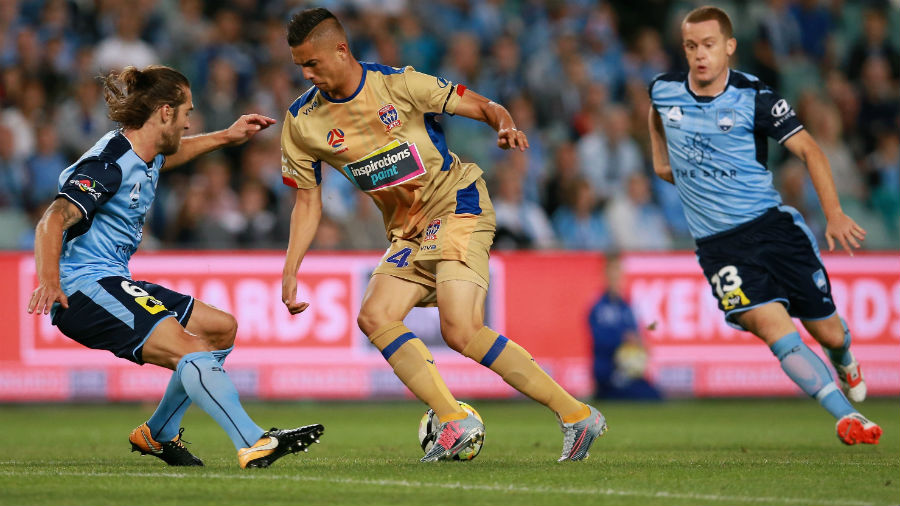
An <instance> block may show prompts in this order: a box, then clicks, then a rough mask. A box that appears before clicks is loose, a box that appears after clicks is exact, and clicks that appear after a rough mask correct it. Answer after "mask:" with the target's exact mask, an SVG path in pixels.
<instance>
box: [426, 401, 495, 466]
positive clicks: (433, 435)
mask: <svg viewBox="0 0 900 506" xmlns="http://www.w3.org/2000/svg"><path fill="white" fill-rule="evenodd" d="M459 406H460V407H461V408H463V409H464V410H466V412H467V413H469V414H471V415H473V416H475V418H477V419H478V421H479V422H481V423H484V420H482V419H481V415H479V414H478V411H475V408H473V407H472V406H470V405H469V404H467V403H465V402H460V403H459ZM440 426H441V421H440V420H439V419H438V416H437V414H436V413H435V412H434V410H433V409H429V410H428V411H426V412H425V414H424V415H422V418H421V419H420V420H419V446H421V447H422V451H423V452H425V453H428V450H431V447H432V446H434V443H435V441H437V438H438V432H437V431H438V428H440ZM483 445H484V438H482V439H480V440H478V441H476V442H475V443H474V444H473V445H472V446H471V447H469V448H466V449H464V450H463V451H461V452H459V453H458V454H456V455H454V456H453V460H472V459H474V458H475V457H477V456H478V454H479V453H481V447H482V446H483Z"/></svg>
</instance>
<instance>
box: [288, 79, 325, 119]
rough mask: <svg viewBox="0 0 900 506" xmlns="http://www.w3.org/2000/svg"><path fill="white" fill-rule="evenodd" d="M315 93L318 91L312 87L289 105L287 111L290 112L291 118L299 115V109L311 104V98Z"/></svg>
mask: <svg viewBox="0 0 900 506" xmlns="http://www.w3.org/2000/svg"><path fill="white" fill-rule="evenodd" d="M316 91H318V88H316V87H315V86H313V87H312V88H310V89H308V90H306V92H305V93H304V94H303V95H300V97H299V98H298V99H297V100H294V103H293V104H291V106H290V107H288V111H290V112H291V116H293V117H295V118H296V117H297V115H298V114H300V108H301V107H303V106H304V105H306V104H308V103H310V102H312V99H313V97H315V96H316Z"/></svg>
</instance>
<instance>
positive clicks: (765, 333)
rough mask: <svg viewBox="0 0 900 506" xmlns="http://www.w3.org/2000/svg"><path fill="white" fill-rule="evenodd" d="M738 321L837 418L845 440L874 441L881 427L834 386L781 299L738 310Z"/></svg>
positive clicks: (783, 368)
mask: <svg viewBox="0 0 900 506" xmlns="http://www.w3.org/2000/svg"><path fill="white" fill-rule="evenodd" d="M737 321H738V322H739V323H740V324H741V326H742V327H744V328H745V329H747V330H749V331H750V332H752V333H753V334H755V335H756V336H758V337H759V338H760V339H762V340H763V341H764V342H765V343H766V344H767V345H768V346H769V349H771V350H772V354H774V355H775V357H776V358H777V359H778V361H779V362H780V363H781V369H782V370H783V371H784V372H785V374H787V375H788V377H789V378H791V380H792V381H793V382H794V383H795V384H796V385H797V386H798V387H800V389H801V390H803V391H804V392H806V394H807V395H809V396H810V397H813V398H815V399H816V400H817V401H818V402H819V404H821V405H822V407H823V408H825V410H826V411H828V412H829V413H831V415H832V416H834V417H835V418H836V419H837V420H838V423H837V430H838V438H840V439H841V441H843V442H844V443H845V444H856V443H868V444H877V443H878V439H879V437H880V436H881V428H880V427H878V425H876V424H874V423H872V422H871V421H869V420H868V419H866V418H865V417H864V416H862V415H861V414H860V413H859V412H857V411H856V409H854V408H853V406H852V405H851V404H850V401H848V400H847V398H846V397H845V396H844V394H843V392H841V390H840V389H839V388H838V387H837V385H836V384H835V382H834V378H833V377H832V376H831V371H829V370H828V367H827V366H826V365H825V362H822V359H820V358H819V356H818V355H816V354H815V353H814V352H813V351H812V350H811V349H809V347H808V346H806V344H805V343H804V342H803V341H802V340H801V339H800V334H798V333H797V330H796V328H795V327H794V326H793V323H792V322H791V318H790V315H788V312H787V310H785V308H784V306H782V305H781V304H780V303H777V302H775V303H769V304H764V305H762V306H759V307H756V308H753V309H750V310H748V311H745V312H743V313H741V314H740V315H739V316H738V317H737Z"/></svg>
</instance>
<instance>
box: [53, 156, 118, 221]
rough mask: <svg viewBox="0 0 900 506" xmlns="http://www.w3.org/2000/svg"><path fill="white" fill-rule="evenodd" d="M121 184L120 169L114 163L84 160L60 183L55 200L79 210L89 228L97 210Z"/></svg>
mask: <svg viewBox="0 0 900 506" xmlns="http://www.w3.org/2000/svg"><path fill="white" fill-rule="evenodd" d="M121 184H122V169H121V168H120V167H119V166H118V165H117V164H115V163H106V162H104V161H101V160H86V161H84V162H83V163H82V164H81V165H79V166H77V167H76V168H75V170H74V171H72V174H70V175H69V177H68V179H67V180H66V181H64V182H63V183H62V187H61V188H60V190H59V193H58V194H57V195H56V197H57V198H65V199H66V200H68V201H70V202H72V203H73V204H75V206H76V207H77V208H78V209H80V210H81V214H82V216H83V217H82V221H83V222H84V225H85V226H87V227H89V226H90V223H91V221H92V220H93V219H94V214H95V213H96V212H97V209H99V208H100V206H102V205H103V204H105V203H106V202H108V201H109V199H111V198H112V197H113V196H114V195H115V194H116V192H117V191H119V186H120V185H121Z"/></svg>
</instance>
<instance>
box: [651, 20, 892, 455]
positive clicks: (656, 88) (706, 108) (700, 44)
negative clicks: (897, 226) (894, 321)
mask: <svg viewBox="0 0 900 506" xmlns="http://www.w3.org/2000/svg"><path fill="white" fill-rule="evenodd" d="M681 33H682V44H683V46H684V51H685V55H686V57H687V61H688V66H689V72H687V73H685V72H678V73H668V74H662V75H660V76H657V77H656V78H655V79H654V81H653V82H652V83H651V84H650V98H651V101H652V107H651V109H650V114H649V127H650V138H651V143H652V150H653V168H654V171H655V172H656V174H657V175H658V176H659V177H661V178H662V179H664V180H666V181H668V182H669V183H672V184H674V185H675V187H676V188H677V190H678V194H679V196H680V197H681V201H682V203H683V204H684V208H685V215H686V216H687V220H688V224H689V225H690V230H691V234H692V235H693V236H694V239H695V241H696V243H697V258H698V260H699V262H700V266H701V267H702V268H703V273H704V275H705V276H706V278H707V280H708V281H709V284H710V285H711V287H712V291H713V294H714V296H715V297H716V299H718V301H719V308H720V309H721V310H722V311H723V312H724V313H725V318H726V320H727V321H728V323H729V324H731V325H734V326H736V327H738V328H741V329H744V330H748V331H750V332H752V333H753V334H754V335H756V336H757V337H759V338H760V339H762V340H763V342H765V343H766V345H768V346H769V348H770V349H771V350H772V353H773V354H774V355H775V357H776V358H777V359H778V360H779V361H780V362H781V368H782V369H783V370H784V372H785V373H786V374H787V375H788V377H790V378H791V380H793V381H794V383H796V384H797V386H799V387H800V388H801V389H802V390H803V391H804V392H806V393H807V394H808V395H810V396H811V397H814V398H815V399H816V400H817V401H818V402H819V403H820V404H821V405H822V407H824V408H825V409H826V410H827V411H828V412H829V413H830V414H831V415H833V416H834V417H835V418H836V419H837V420H838V421H837V426H836V429H837V436H838V438H839V439H840V440H841V441H842V442H844V443H845V444H848V445H853V444H858V443H867V444H877V443H878V439H879V438H880V437H881V433H882V430H881V427H879V426H878V425H876V424H875V423H873V422H871V421H869V420H868V419H866V418H865V417H864V416H863V415H861V414H860V413H859V412H858V411H857V410H856V409H855V408H854V407H853V406H852V405H851V404H850V402H849V401H848V399H847V397H849V398H850V399H851V400H853V401H854V402H860V401H863V400H864V399H865V396H866V386H865V382H864V381H863V377H862V373H861V371H860V367H859V363H858V362H857V361H856V360H855V359H854V357H853V354H852V353H851V352H850V341H851V338H850V331H849V330H848V328H847V325H846V323H845V322H844V320H842V319H841V317H840V316H839V315H838V314H837V311H836V309H835V305H834V302H833V301H832V295H831V285H830V282H829V279H828V274H827V273H826V272H825V267H824V265H823V264H822V260H821V258H820V256H819V249H818V246H817V245H816V241H815V239H814V238H813V236H812V233H811V232H810V230H809V228H808V227H807V226H806V224H805V223H804V221H803V218H802V217H801V216H800V214H799V213H798V212H797V210H796V209H793V208H791V207H789V206H785V205H782V202H781V196H780V195H779V194H778V192H777V191H776V190H775V188H774V187H773V185H772V174H771V172H769V171H768V169H767V167H766V158H767V144H766V143H767V140H768V139H767V137H772V138H774V139H776V140H777V141H778V143H779V144H782V145H784V146H785V147H786V148H787V149H788V150H789V151H791V152H792V153H793V154H794V155H796V156H798V157H799V158H800V159H801V160H803V162H805V164H806V166H807V167H808V169H809V173H810V178H811V179H812V182H813V185H814V186H815V189H816V192H817V193H818V195H819V200H820V202H821V204H822V209H823V211H824V212H825V217H826V218H827V220H828V225H827V228H826V230H825V238H826V240H827V241H828V248H829V250H834V243H835V241H837V242H839V243H840V244H841V246H843V247H844V248H845V249H846V250H847V251H848V252H850V254H851V255H852V249H851V247H852V248H859V247H860V246H859V241H861V240H863V239H864V238H865V230H863V229H862V228H861V227H860V226H859V225H857V224H856V222H854V221H853V219H851V218H850V217H849V216H847V215H846V214H844V212H843V211H842V210H841V205H840V202H839V200H838V196H837V192H836V190H835V186H834V180H833V178H832V176H831V168H830V165H829V163H828V160H827V158H826V157H825V155H824V154H823V153H822V150H821V149H819V146H818V145H817V144H816V142H815V140H813V138H812V137H811V136H810V135H809V134H808V133H807V132H806V131H805V130H804V129H803V125H802V124H801V123H800V121H799V119H798V118H797V115H796V113H795V112H794V110H793V109H792V108H791V106H790V105H788V103H787V102H786V101H785V100H784V99H783V98H781V97H780V96H779V95H778V94H777V93H775V92H774V91H772V90H771V89H769V88H768V87H767V86H766V85H764V84H763V83H761V82H760V81H759V80H758V79H757V78H756V77H754V76H751V75H749V74H745V73H742V72H738V71H736V70H732V69H730V68H729V66H728V61H729V57H730V56H731V55H732V54H733V53H734V51H735V49H736V46H737V41H736V40H735V39H734V38H733V37H732V25H731V20H730V19H729V17H728V15H727V14H726V13H725V12H724V11H722V10H721V9H719V8H716V7H710V6H705V7H699V8H697V9H695V10H693V11H691V12H690V13H688V15H687V16H686V17H685V18H684V21H683V22H682V25H681ZM792 317H794V318H798V319H799V320H800V321H801V323H802V324H803V326H804V327H806V330H807V331H809V333H810V334H811V335H812V336H813V338H814V339H815V340H816V341H818V342H819V344H821V346H822V348H823V349H824V350H825V353H826V354H827V356H828V358H829V359H830V361H831V363H832V365H833V366H834V368H835V370H836V371H837V374H838V379H839V380H840V383H841V386H842V387H843V390H845V391H846V392H847V396H845V395H844V393H843V392H842V391H841V389H840V388H838V387H837V385H836V384H835V382H834V379H833V377H832V375H831V372H830V371H829V370H828V368H827V366H826V365H825V363H824V362H823V361H822V360H821V359H819V357H818V356H817V355H816V354H815V353H813V351H812V350H810V349H809V347H807V346H806V344H804V343H803V341H802V340H801V339H800V335H799V334H798V333H797V328H796V327H795V326H794V323H793V322H792V321H791V318H792Z"/></svg>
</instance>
